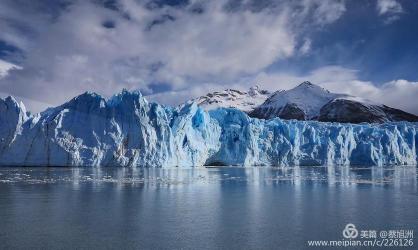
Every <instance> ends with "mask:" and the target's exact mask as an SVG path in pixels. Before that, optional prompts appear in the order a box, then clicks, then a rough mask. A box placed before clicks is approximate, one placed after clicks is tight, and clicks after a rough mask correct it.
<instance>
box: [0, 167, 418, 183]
mask: <svg viewBox="0 0 418 250" xmlns="http://www.w3.org/2000/svg"><path fill="white" fill-rule="evenodd" d="M416 171H417V168H416V167H413V166H411V167H391V168H387V167H386V168H385V167H371V168H349V167H334V166H329V167H285V168H254V167H249V168H190V169H181V168H170V169H164V168H162V169H158V168H150V169H142V168H0V183H19V182H22V183H28V184H42V183H60V182H71V183H72V184H73V185H74V187H75V188H76V187H78V186H79V185H80V183H92V184H93V185H94V187H97V188H100V185H102V184H104V183H114V184H116V186H118V187H122V186H123V185H132V186H145V187H151V186H155V185H179V184H192V183H193V184H198V183H217V182H225V181H228V182H231V181H232V182H242V181H244V182H247V183H252V184H256V185H259V184H262V183H263V184H268V183H270V184H271V183H278V182H288V183H291V184H293V185H295V186H299V185H302V183H303V182H307V181H308V182H311V183H317V182H318V183H323V182H325V183H327V184H328V185H329V186H335V185H336V184H339V185H356V184H372V185H382V184H391V185H394V186H396V187H402V186H403V185H407V186H411V185H413V186H415V187H416V185H417V172H416Z"/></svg>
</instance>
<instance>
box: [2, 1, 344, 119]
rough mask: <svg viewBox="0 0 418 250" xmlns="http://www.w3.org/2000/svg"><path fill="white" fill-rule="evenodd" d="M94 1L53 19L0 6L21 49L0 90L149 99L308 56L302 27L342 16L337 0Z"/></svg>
mask: <svg viewBox="0 0 418 250" xmlns="http://www.w3.org/2000/svg"><path fill="white" fill-rule="evenodd" d="M67 2H68V1H67ZM97 2H99V1H94V2H93V1H74V2H71V3H70V4H66V5H65V8H63V9H61V10H60V11H58V12H57V13H54V15H46V14H45V13H42V12H41V11H35V10H37V9H36V8H35V7H33V6H32V5H29V6H22V5H19V4H13V1H4V2H2V3H0V10H1V9H3V10H6V11H0V15H1V16H0V17H2V18H3V19H4V20H7V22H2V24H1V25H2V27H1V28H2V30H5V31H6V32H2V34H0V39H1V40H4V41H6V42H7V43H9V44H10V45H12V46H15V47H17V48H19V49H21V50H22V51H24V57H23V60H22V61H21V62H20V63H19V64H20V65H21V66H22V67H23V69H22V70H20V71H19V72H17V71H13V72H11V73H10V74H9V75H8V76H7V77H5V78H3V79H2V80H0V88H1V89H0V90H1V91H2V92H6V93H11V94H13V95H17V96H22V97H24V98H30V99H34V100H36V101H41V102H45V103H54V104H59V103H62V102H63V101H65V100H68V99H69V98H71V97H73V96H74V95H77V94H79V93H81V92H83V91H86V90H91V91H97V92H99V93H101V94H103V95H105V96H108V95H111V94H113V93H115V92H117V91H119V90H120V89H122V88H127V89H141V91H143V92H144V93H145V94H149V95H151V94H152V95H157V94H158V93H160V92H163V91H166V92H169V91H171V92H173V91H177V92H180V91H186V92H187V90H190V89H199V88H201V86H203V85H205V84H207V83H208V82H210V83H211V86H216V85H217V86H219V85H221V84H224V83H230V82H237V81H239V79H241V78H242V77H243V76H247V75H253V74H257V73H259V72H260V71H263V70H264V69H265V68H267V67H268V66H270V65H271V64H273V63H275V62H277V61H280V60H284V59H286V58H290V57H293V56H295V54H298V53H296V52H297V51H298V49H297V48H298V47H299V45H300V44H303V42H304V41H305V43H304V44H303V46H302V47H301V50H302V52H305V53H306V52H308V51H309V47H310V40H309V38H306V37H304V34H303V31H304V30H306V29H309V27H307V26H313V25H318V26H323V25H326V24H328V23H331V22H334V21H335V20H337V19H338V18H339V17H340V16H341V15H342V14H343V13H344V11H345V4H344V2H343V1H319V0H312V1H306V0H299V1H293V2H290V3H287V4H284V3H281V2H278V1H271V2H270V5H269V6H268V7H263V6H261V5H260V4H259V2H257V1H243V2H242V3H240V4H238V6H233V7H228V6H230V3H231V2H230V1H226V0H225V1H197V0H196V1H190V2H189V3H188V4H184V5H181V6H169V5H163V6H156V5H155V6H154V5H149V4H146V3H142V2H138V1H135V0H120V1H117V2H116V3H115V5H114V8H111V9H109V8H105V7H103V5H101V4H97ZM26 14H27V15H26ZM31 21H33V24H32V22H31ZM215 83H216V84H215ZM35 109H38V110H39V109H40V107H39V108H35ZM38 110H37V111H38Z"/></svg>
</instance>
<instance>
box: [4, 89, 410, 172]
mask: <svg viewBox="0 0 418 250" xmlns="http://www.w3.org/2000/svg"><path fill="white" fill-rule="evenodd" d="M417 128H418V123H411V122H391V123H383V124H340V123H325V122H317V121H296V120H281V119H280V118H275V119H271V120H263V119H256V118H250V117H249V116H248V115H247V114H246V113H244V112H242V111H239V110H237V109H232V108H219V109H215V110H211V111H208V112H207V111H205V110H203V109H202V108H200V107H198V105H197V104H196V103H195V102H189V103H186V104H184V105H181V106H179V107H167V106H163V105H159V104H157V103H149V102H148V101H147V100H146V99H145V98H144V97H143V96H142V94H141V93H140V92H137V91H135V92H129V91H126V90H124V91H122V92H121V93H119V94H116V95H114V96H113V97H111V98H110V99H105V98H103V97H102V96H100V95H98V94H95V93H91V92H86V93H84V94H81V95H79V96H77V97H75V98H73V99H72V100H70V101H69V102H67V103H64V104H63V105H61V106H58V107H54V108H49V109H47V110H45V111H44V112H41V113H38V114H35V115H30V114H28V113H27V112H26V108H25V106H24V105H23V103H18V102H17V101H16V100H15V99H14V98H13V97H7V98H5V99H0V165H2V166H85V167H87V166H121V167H175V166H178V167H192V166H205V165H208V166H211V165H226V166H229V165H234V166H292V165H324V166H325V165H363V166H373V165H377V166H383V165H416V164H417V160H418V159H417V147H416V145H417V143H418V134H417Z"/></svg>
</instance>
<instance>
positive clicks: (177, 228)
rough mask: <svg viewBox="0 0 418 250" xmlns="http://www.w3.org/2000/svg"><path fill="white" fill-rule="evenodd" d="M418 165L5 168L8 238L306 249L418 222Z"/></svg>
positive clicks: (1, 234)
mask: <svg viewBox="0 0 418 250" xmlns="http://www.w3.org/2000/svg"><path fill="white" fill-rule="evenodd" d="M417 194H418V191H417V170H416V167H391V168H382V167H372V168H348V167H332V166H330V167H286V168H191V169H181V168H178V169H177V168H174V169H140V168H0V221H1V223H0V242H2V245H1V246H2V248H6V249H8V248H10V249H15V248H39V249H45V248H58V249H65V248H83V249H94V248H100V249H103V248H140V249H155V248H164V249H179V248H193V249H213V248H215V249H222V248H223V249H242V248H250V249H251V248H253V249H277V248H283V249H301V248H304V247H306V241H307V240H339V239H341V230H342V229H343V228H344V226H345V225H346V224H347V223H354V224H355V225H356V226H358V228H359V229H361V228H363V229H367V230H392V229H413V230H415V232H417V230H418V228H417V227H418V225H416V221H418V214H417V213H416V207H418V195H417Z"/></svg>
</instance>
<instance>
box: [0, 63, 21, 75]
mask: <svg viewBox="0 0 418 250" xmlns="http://www.w3.org/2000/svg"><path fill="white" fill-rule="evenodd" d="M20 69H22V67H20V66H18V65H15V64H13V63H10V62H6V61H4V60H1V59H0V79H2V78H4V77H6V76H7V75H8V74H9V72H10V71H11V70H20Z"/></svg>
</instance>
